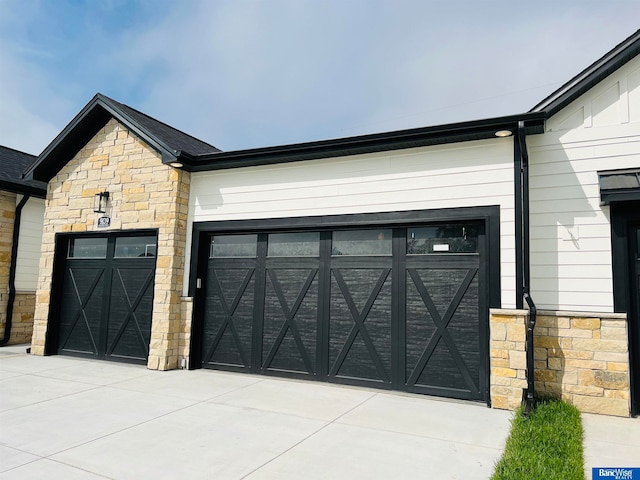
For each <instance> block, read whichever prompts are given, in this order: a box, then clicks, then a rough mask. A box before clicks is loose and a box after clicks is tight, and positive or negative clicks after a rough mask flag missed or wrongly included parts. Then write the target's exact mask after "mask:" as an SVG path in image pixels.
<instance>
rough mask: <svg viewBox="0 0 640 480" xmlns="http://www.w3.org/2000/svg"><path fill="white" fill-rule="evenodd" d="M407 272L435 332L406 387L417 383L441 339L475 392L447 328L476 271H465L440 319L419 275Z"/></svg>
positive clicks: (413, 271) (475, 269)
mask: <svg viewBox="0 0 640 480" xmlns="http://www.w3.org/2000/svg"><path fill="white" fill-rule="evenodd" d="M408 271H409V275H410V276H411V279H412V280H413V283H414V284H415V286H416V288H417V289H418V292H419V293H420V296H421V297H422V301H423V302H424V305H425V307H427V310H428V311H429V314H430V315H431V318H432V320H433V323H435V324H436V327H437V328H436V331H435V332H434V333H433V335H432V336H431V338H430V339H429V342H428V343H427V346H426V347H425V349H424V351H423V352H422V355H421V356H420V359H419V360H418V363H417V364H416V366H415V368H414V369H413V371H412V372H411V375H410V376H409V379H408V380H407V384H408V385H415V384H416V382H417V381H418V378H420V375H421V374H422V371H423V370H424V368H425V366H426V365H427V363H428V362H429V359H430V358H431V355H432V354H433V352H434V350H435V348H436V345H437V344H438V341H439V340H440V339H441V338H442V339H443V340H444V342H445V343H446V345H447V347H448V348H449V353H450V354H451V356H452V357H453V360H454V362H455V364H456V366H457V367H458V369H459V370H460V373H461V374H462V376H463V378H464V380H465V382H466V383H467V385H468V387H469V389H470V390H471V391H472V392H475V391H477V390H478V386H477V385H476V384H475V382H474V381H473V378H472V377H471V374H470V373H469V369H468V368H467V366H466V364H465V362H464V359H463V358H462V356H461V355H460V352H459V351H458V348H457V347H456V345H455V343H454V341H453V339H452V338H451V334H450V333H449V331H448V330H447V326H448V325H449V322H450V321H451V319H452V318H453V314H454V313H455V311H456V309H457V308H458V305H460V301H461V300H462V298H463V297H464V294H465V293H466V292H467V289H468V288H469V285H471V282H472V281H473V278H474V277H475V275H476V273H477V272H478V269H477V268H472V269H469V270H467V274H466V275H465V277H464V280H462V283H461V284H460V286H459V287H458V290H457V291H456V293H455V295H454V296H453V298H452V299H451V302H450V303H449V306H448V307H447V311H446V312H445V314H444V315H443V316H442V317H441V316H440V313H439V312H438V309H437V308H436V306H435V304H434V303H433V300H432V299H431V295H429V292H427V289H426V287H425V286H424V283H422V279H421V278H420V275H419V274H418V272H417V271H416V269H414V268H410V269H408Z"/></svg>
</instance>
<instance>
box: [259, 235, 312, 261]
mask: <svg viewBox="0 0 640 480" xmlns="http://www.w3.org/2000/svg"><path fill="white" fill-rule="evenodd" d="M268 242H269V243H268V247H267V255H268V256H269V257H317V256H319V255H320V233H318V232H299V233H270V234H269V240H268Z"/></svg>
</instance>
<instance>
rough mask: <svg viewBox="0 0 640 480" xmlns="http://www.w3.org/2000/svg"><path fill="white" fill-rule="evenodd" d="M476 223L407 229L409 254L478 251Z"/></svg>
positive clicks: (477, 227) (477, 228)
mask: <svg viewBox="0 0 640 480" xmlns="http://www.w3.org/2000/svg"><path fill="white" fill-rule="evenodd" d="M478 230H479V226H478V225H477V224H476V225H474V224H447V225H438V226H432V227H420V228H409V229H407V255H425V254H439V253H440V254H447V253H476V252H477V251H478Z"/></svg>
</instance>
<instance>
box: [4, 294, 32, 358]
mask: <svg viewBox="0 0 640 480" xmlns="http://www.w3.org/2000/svg"><path fill="white" fill-rule="evenodd" d="M35 309H36V294H35V293H28V292H27V293H16V298H15V300H14V303H13V317H12V319H11V338H10V339H9V343H8V345H16V344H20V343H31V335H32V334H33V312H34V311H35ZM0 330H1V331H2V332H3V333H4V325H3V326H2V327H1V328H0Z"/></svg>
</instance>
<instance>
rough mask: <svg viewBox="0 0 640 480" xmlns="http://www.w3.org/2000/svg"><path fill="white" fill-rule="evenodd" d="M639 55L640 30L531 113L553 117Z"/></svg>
mask: <svg viewBox="0 0 640 480" xmlns="http://www.w3.org/2000/svg"><path fill="white" fill-rule="evenodd" d="M638 53H640V30H638V31H636V32H635V33H634V34H633V35H631V36H630V37H628V38H626V39H625V40H624V41H622V42H621V43H620V44H619V45H617V46H616V47H614V48H613V49H612V50H611V51H609V52H607V53H606V54H605V55H604V56H602V57H601V58H600V59H598V60H596V61H595V62H594V63H593V64H591V65H590V66H588V67H587V68H585V69H584V70H583V71H582V72H580V73H579V74H578V75H576V76H575V77H573V78H572V79H571V80H569V81H568V82H567V83H565V84H564V85H563V86H561V87H560V88H559V89H557V90H556V91H555V92H553V93H552V94H551V95H549V96H548V97H547V98H545V99H544V100H542V101H541V102H540V103H538V104H537V105H536V106H535V107H533V108H532V109H531V110H530V112H546V114H547V118H549V117H551V116H552V115H554V114H556V113H557V112H558V111H560V110H562V109H563V108H564V107H566V106H567V105H569V103H571V102H573V101H574V100H575V99H576V98H578V97H579V96H580V95H582V94H584V93H585V92H587V91H588V90H589V89H591V88H592V87H593V86H594V85H596V84H597V83H599V82H600V81H602V80H603V79H605V78H606V77H608V76H609V75H611V74H612V73H613V72H615V71H616V70H618V69H619V68H620V67H622V66H623V65H625V64H626V63H627V62H629V61H630V60H631V59H633V58H634V57H636V56H637V55H638Z"/></svg>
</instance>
